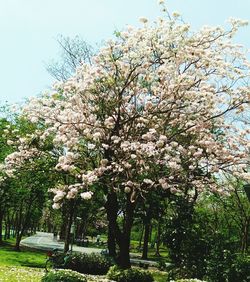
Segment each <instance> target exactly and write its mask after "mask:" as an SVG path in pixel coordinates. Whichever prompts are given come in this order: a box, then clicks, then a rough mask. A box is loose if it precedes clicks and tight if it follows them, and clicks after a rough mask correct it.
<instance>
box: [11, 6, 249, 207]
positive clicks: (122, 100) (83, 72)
mask: <svg viewBox="0 0 250 282" xmlns="http://www.w3.org/2000/svg"><path fill="white" fill-rule="evenodd" d="M160 2H161V4H163V2H162V1H160ZM141 21H142V22H143V27H141V28H133V27H128V29H127V30H125V31H122V32H121V33H120V35H119V38H117V39H115V40H110V41H108V42H107V43H106V45H105V46H104V47H103V48H102V49H100V51H99V53H98V54H97V55H96V56H95V57H94V58H93V64H92V65H89V64H83V65H82V66H81V67H79V68H78V69H77V70H76V74H75V76H73V77H71V78H70V79H69V80H68V81H66V82H59V83H56V84H55V85H54V91H53V92H52V93H46V94H45V95H44V96H43V97H42V98H40V97H39V98H33V99H31V101H30V102H29V103H28V104H27V105H26V106H25V108H24V114H25V115H26V116H27V118H28V119H30V121H31V122H38V121H40V122H44V124H45V125H46V128H47V129H46V130H45V131H44V133H43V136H44V138H46V137H47V136H49V135H51V136H53V142H54V144H55V145H56V146H62V147H63V148H64V149H65V151H66V152H67V153H66V155H63V156H61V157H60V158H59V160H58V164H57V165H56V169H58V170H63V171H66V172H68V173H76V172H77V174H78V178H79V179H80V180H81V181H82V185H81V184H79V186H72V187H68V188H67V191H66V190H65V189H64V188H63V189H58V190H57V192H56V195H55V198H54V202H55V204H54V207H55V208H58V207H59V204H58V202H60V201H61V200H62V199H63V198H64V197H66V198H69V199H71V198H74V197H76V196H77V195H80V196H81V197H82V198H83V199H90V198H91V197H92V192H90V191H85V190H84V189H86V188H90V187H92V186H93V184H94V183H96V182H99V183H104V182H105V183H106V185H107V186H108V187H109V189H113V191H117V192H119V191H121V192H125V193H126V194H128V195H130V196H131V200H135V199H136V197H137V196H138V195H139V194H141V195H145V194H146V193H148V191H149V190H151V189H157V188H162V189H164V190H167V189H169V190H170V191H171V193H187V191H194V190H195V191H198V192H202V191H205V190H210V191H212V192H214V191H217V190H218V185H217V181H216V179H218V178H219V177H220V175H222V174H223V173H230V174H233V175H235V176H237V177H243V178H245V179H249V173H247V172H246V171H245V169H246V167H247V165H248V162H249V159H248V153H249V140H248V136H249V132H247V131H244V130H242V131H240V130H239V129H238V128H237V127H238V125H239V124H237V123H234V120H235V118H236V117H237V116H238V115H241V114H242V113H244V111H245V110H246V109H247V107H248V103H249V98H250V91H249V86H248V85H247V84H246V81H247V80H248V79H249V75H250V72H249V67H250V63H249V62H248V60H247V58H246V55H245V52H244V50H243V49H242V47H240V46H238V45H236V44H234V43H232V41H231V37H232V36H233V35H234V34H235V32H236V31H237V30H238V28H239V27H240V26H241V25H244V24H245V23H244V22H241V21H237V20H233V21H231V24H232V27H231V29H230V30H224V29H222V28H220V27H215V28H210V27H204V28H203V29H202V30H200V31H198V32H191V31H190V27H189V25H187V24H185V23H181V22H179V21H178V15H177V14H176V15H175V16H174V17H173V19H171V20H165V19H162V18H160V19H158V20H157V21H156V22H155V23H154V24H152V25H150V24H149V23H148V21H147V20H146V19H143V20H141ZM232 117H233V118H232ZM35 153H36V152H34V151H31V152H26V154H25V158H29V157H31V156H33V154H35ZM23 157H24V155H21V156H20V152H16V153H14V154H12V155H11V156H9V157H8V161H9V162H16V160H17V159H18V158H23Z"/></svg>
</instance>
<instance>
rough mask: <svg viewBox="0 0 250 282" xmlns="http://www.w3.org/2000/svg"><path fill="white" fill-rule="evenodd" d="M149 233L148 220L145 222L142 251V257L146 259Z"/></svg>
mask: <svg viewBox="0 0 250 282" xmlns="http://www.w3.org/2000/svg"><path fill="white" fill-rule="evenodd" d="M149 235H150V221H146V223H145V231H144V240H143V251H142V259H148V241H149Z"/></svg>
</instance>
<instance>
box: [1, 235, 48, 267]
mask: <svg viewBox="0 0 250 282" xmlns="http://www.w3.org/2000/svg"><path fill="white" fill-rule="evenodd" d="M45 260H46V253H45V252H44V251H38V250H31V249H27V248H22V251H21V252H17V251H14V249H13V241H12V240H8V241H6V242H5V243H4V244H3V245H1V246H0V266H26V267H35V268H44V265H45Z"/></svg>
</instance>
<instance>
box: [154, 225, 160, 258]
mask: <svg viewBox="0 0 250 282" xmlns="http://www.w3.org/2000/svg"><path fill="white" fill-rule="evenodd" d="M156 240H157V241H156V250H155V256H156V257H160V256H161V255H160V245H161V220H160V219H159V221H158V226H157V239H156Z"/></svg>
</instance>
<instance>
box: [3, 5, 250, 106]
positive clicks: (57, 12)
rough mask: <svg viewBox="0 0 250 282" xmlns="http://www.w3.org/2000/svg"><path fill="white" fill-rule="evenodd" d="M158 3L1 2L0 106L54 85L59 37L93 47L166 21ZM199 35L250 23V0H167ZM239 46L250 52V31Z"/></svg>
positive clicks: (241, 35)
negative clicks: (142, 20)
mask: <svg viewBox="0 0 250 282" xmlns="http://www.w3.org/2000/svg"><path fill="white" fill-rule="evenodd" d="M157 2H158V1H157V0H0V35H1V42H0V85H1V90H0V101H2V102H3V101H9V102H10V103H18V102H22V101H23V99H24V98H25V97H31V96H36V95H38V94H39V93H41V92H42V91H43V90H46V88H48V87H49V86H50V85H51V84H52V83H53V79H52V78H51V77H50V75H49V74H48V73H47V71H46V69H45V63H46V62H49V61H50V60H51V59H57V58H58V52H59V46H58V43H57V42H56V38H57V36H58V35H60V34H62V35H64V36H70V37H74V36H75V35H79V36H81V37H82V38H83V39H84V40H86V41H87V42H89V43H90V44H95V43H99V42H101V41H103V40H106V39H108V38H110V37H112V35H113V32H114V30H119V29H122V28H123V27H125V26H126V25H127V24H129V25H139V21H138V18H139V17H147V18H149V19H150V20H154V19H156V18H157V17H158V16H160V15H161V12H160V7H159V5H158V4H157ZM166 2H167V7H168V9H169V11H170V12H174V11H178V12H179V13H181V14H182V16H183V19H184V20H185V22H188V23H189V24H191V26H192V28H193V29H194V30H197V29H198V28H199V27H201V26H203V25H225V22H226V20H227V19H228V18H230V17H234V18H242V19H245V20H249V21H250V0H238V1H236V0H167V1H166ZM236 40H237V42H238V43H240V44H242V45H244V46H246V47H247V48H250V26H248V27H244V28H242V30H241V31H240V33H239V35H238V36H237V38H236Z"/></svg>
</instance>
